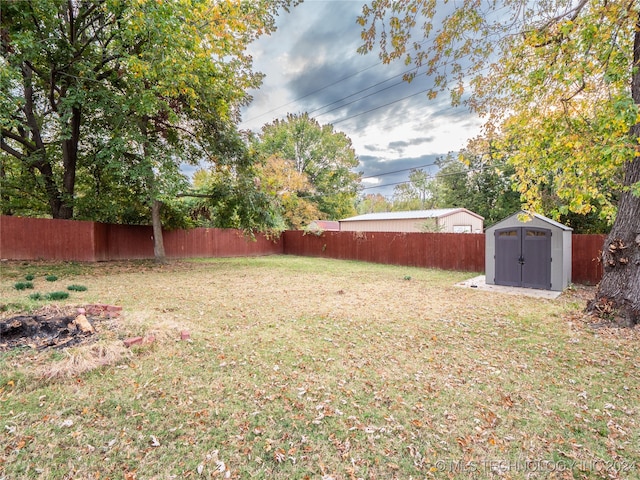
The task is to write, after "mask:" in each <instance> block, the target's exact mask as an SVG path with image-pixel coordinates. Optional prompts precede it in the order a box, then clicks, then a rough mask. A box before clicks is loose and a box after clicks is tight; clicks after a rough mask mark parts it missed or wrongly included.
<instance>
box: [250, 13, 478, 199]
mask: <svg viewBox="0 0 640 480" xmlns="http://www.w3.org/2000/svg"><path fill="white" fill-rule="evenodd" d="M363 3H364V0H305V1H304V3H302V4H301V5H299V6H297V7H295V8H293V9H292V10H291V12H290V13H286V12H282V13H281V14H280V16H279V17H278V21H277V24H278V30H277V31H276V32H275V33H274V34H272V35H271V36H269V37H264V38H262V39H260V40H259V41H258V42H256V43H255V44H253V45H252V46H251V48H250V51H251V54H252V55H253V58H254V68H255V70H256V71H260V72H262V73H264V74H266V78H265V79H264V82H263V85H262V87H261V88H260V90H257V91H252V92H251V94H252V96H253V98H254V99H253V102H252V103H251V105H250V106H249V107H248V108H245V109H244V110H243V114H242V119H243V122H242V123H241V124H240V128H242V129H251V130H254V131H256V132H257V131H260V129H261V127H262V126H263V125H264V124H266V123H270V122H272V121H274V120H275V119H277V118H284V117H286V115H287V113H295V114H299V113H303V112H308V113H309V115H310V116H312V117H314V118H316V119H317V121H318V122H319V123H321V124H326V123H331V124H333V125H334V128H335V129H336V130H338V131H342V132H344V133H345V134H346V135H347V136H348V137H349V138H350V139H351V141H352V142H353V147H354V148H355V151H356V154H357V155H358V157H359V159H360V166H359V167H358V169H357V170H358V171H360V172H362V173H363V177H368V178H365V179H364V180H363V185H364V187H365V190H364V191H363V193H381V194H382V195H385V196H389V197H390V196H391V195H392V194H393V185H392V184H394V183H397V182H403V181H406V180H407V177H408V174H409V171H408V170H407V169H409V168H418V167H424V166H425V165H431V164H433V162H434V160H435V159H436V158H437V157H440V156H443V155H446V154H447V153H449V152H453V151H457V150H458V149H460V148H462V147H464V145H465V144H466V141H467V140H468V139H469V138H471V137H473V136H475V135H477V134H478V133H479V126H480V121H479V120H478V119H477V118H476V117H475V116H473V115H471V114H469V112H468V111H467V110H466V109H464V108H462V107H461V108H452V107H451V106H450V104H449V102H448V98H446V96H441V97H438V98H437V99H436V100H428V99H427V96H426V93H425V90H426V89H427V88H428V86H429V85H430V83H429V81H430V80H429V78H427V77H426V76H424V75H419V76H418V77H417V78H416V79H415V80H414V81H413V82H411V84H407V83H406V82H403V81H402V74H403V73H404V72H405V71H407V70H408V68H409V67H407V66H405V65H402V64H398V65H383V64H382V63H381V62H380V60H379V59H378V57H377V55H376V54H375V53H371V54H368V55H360V54H358V53H357V48H358V46H359V45H360V44H361V43H362V42H361V39H360V26H359V25H357V24H356V19H357V17H358V15H359V14H360V12H361V8H362V4H363ZM425 169H427V170H429V171H435V169H434V168H431V169H429V168H428V167H425ZM390 172H397V173H390Z"/></svg>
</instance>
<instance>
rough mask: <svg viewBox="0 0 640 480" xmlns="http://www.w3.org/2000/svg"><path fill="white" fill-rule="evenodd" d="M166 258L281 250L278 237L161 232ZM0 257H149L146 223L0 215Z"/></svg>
mask: <svg viewBox="0 0 640 480" xmlns="http://www.w3.org/2000/svg"><path fill="white" fill-rule="evenodd" d="M163 239H164V247H165V251H166V254H167V257H170V258H188V257H237V256H253V255H271V254H274V253H279V254H281V253H283V252H282V243H281V241H280V240H279V239H276V240H275V241H272V240H269V239H267V238H266V237H264V236H263V235H256V238H255V240H252V239H250V238H247V237H245V236H244V235H243V233H242V232H241V231H238V230H231V229H219V228H195V229H193V230H172V231H166V232H164V233H163ZM0 258H6V259H11V260H64V261H85V262H95V261H105V260H125V259H126V260H129V259H144V258H153V230H152V228H151V227H150V226H141V225H112V224H106V223H97V222H83V221H76V220H50V219H43V218H19V217H7V216H2V217H0Z"/></svg>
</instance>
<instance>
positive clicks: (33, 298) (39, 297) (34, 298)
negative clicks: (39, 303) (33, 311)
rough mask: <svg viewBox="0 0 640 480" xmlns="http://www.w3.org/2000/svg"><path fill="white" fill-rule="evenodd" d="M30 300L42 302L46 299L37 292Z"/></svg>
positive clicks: (30, 296)
mask: <svg viewBox="0 0 640 480" xmlns="http://www.w3.org/2000/svg"><path fill="white" fill-rule="evenodd" d="M29 298H30V299H31V300H42V299H43V298H44V297H43V296H42V294H41V293H38V292H36V293H32V294H31V295H29Z"/></svg>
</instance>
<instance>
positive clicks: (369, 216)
mask: <svg viewBox="0 0 640 480" xmlns="http://www.w3.org/2000/svg"><path fill="white" fill-rule="evenodd" d="M457 212H466V213H468V214H470V215H473V216H474V217H478V218H482V219H484V217H482V216H480V215H478V214H477V213H473V212H472V211H470V210H467V209H466V208H436V209H433V210H409V211H405V212H381V213H365V214H364V215H357V216H355V217H349V218H345V219H342V220H340V221H341V222H358V221H363V220H413V219H420V218H440V217H446V216H447V215H451V214H452V213H457Z"/></svg>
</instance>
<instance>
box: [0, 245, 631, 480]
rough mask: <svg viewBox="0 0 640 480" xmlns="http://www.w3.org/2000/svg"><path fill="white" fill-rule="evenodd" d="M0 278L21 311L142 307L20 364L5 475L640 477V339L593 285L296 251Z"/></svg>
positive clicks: (42, 269)
mask: <svg viewBox="0 0 640 480" xmlns="http://www.w3.org/2000/svg"><path fill="white" fill-rule="evenodd" d="M1 268H2V271H1V279H0V304H3V305H4V307H3V308H4V311H3V312H2V313H1V314H0V316H1V317H3V318H7V317H10V316H13V315H16V314H17V313H18V312H19V311H26V310H28V309H31V310H33V309H37V308H42V307H43V306H45V305H46V306H47V308H49V309H52V308H58V309H60V310H61V311H62V310H64V307H65V306H81V305H85V304H89V303H106V304H112V305H120V306H122V307H123V313H122V316H121V317H120V318H118V319H116V320H112V321H106V320H105V321H104V322H97V323H96V327H97V329H98V334H97V336H98V337H99V339H98V340H97V341H96V342H94V343H91V344H88V345H84V346H79V347H73V348H70V349H68V350H57V351H49V350H42V351H35V350H34V349H29V348H23V349H20V350H12V351H5V352H0V445H1V446H2V450H1V451H0V478H6V479H23V478H43V479H63V478H64V479H105V478H109V479H126V480H132V479H169V478H178V479H182V478H236V479H249V478H258V479H306V478H308V479H323V480H329V479H334V480H338V479H345V480H350V479H359V478H362V479H392V478H397V479H422V478H460V479H466V478H494V477H495V478H639V477H640V470H639V467H638V465H639V462H640V436H639V432H640V415H639V414H638V409H639V407H638V405H639V400H640V371H639V369H638V362H639V359H640V347H639V345H640V342H639V340H640V338H639V335H638V333H637V332H635V331H629V330H619V329H613V328H611V329H610V328H597V329H596V328H593V327H591V326H590V325H588V323H587V319H585V318H584V317H583V315H582V308H583V307H584V304H585V299H586V298H587V297H588V295H589V293H590V292H589V291H588V290H586V289H584V288H577V289H574V290H572V291H569V292H567V293H564V294H563V295H562V296H561V297H560V298H558V299H556V300H540V299H535V298H528V297H523V296H510V295H504V294H497V293H489V292H483V291H477V290H474V289H461V288H458V287H454V284H455V283H457V282H460V281H462V280H464V279H466V278H469V277H471V276H473V275H472V274H468V273H460V272H443V271H435V270H426V269H416V268H408V267H394V266H383V265H374V264H365V263H358V262H345V261H336V260H326V259H312V258H299V257H289V256H271V257H259V258H243V259H207V260H195V261H179V262H172V263H170V264H168V265H162V266H161V265H155V264H153V263H150V262H130V263H106V264H93V265H85V264H41V263H31V264H29V263H20V262H10V263H3V264H2V266H1ZM28 274H32V275H34V277H35V278H34V280H33V283H34V289H33V290H16V289H15V288H14V284H15V283H16V282H19V281H21V280H24V278H25V276H26V275H28ZM46 274H52V275H56V276H57V277H58V280H57V281H55V282H47V281H45V280H44V275H46ZM69 284H77V285H83V286H86V287H87V290H86V291H80V292H75V291H74V292H70V296H69V298H68V299H66V300H61V301H59V302H57V303H56V306H51V305H50V304H47V303H46V302H43V301H34V300H30V299H29V294H30V293H33V292H36V291H40V292H43V293H46V292H50V291H54V290H64V289H66V286H67V285H69ZM183 331H188V332H189V334H190V338H189V339H188V340H181V332H183ZM132 336H144V337H150V336H153V337H154V339H155V340H154V341H153V342H150V343H145V344H142V345H135V346H133V347H131V348H129V349H127V348H124V347H123V342H122V340H123V339H125V338H128V337H132ZM0 343H2V339H1V338H0ZM101 364H102V365H101ZM98 365H101V366H98Z"/></svg>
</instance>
